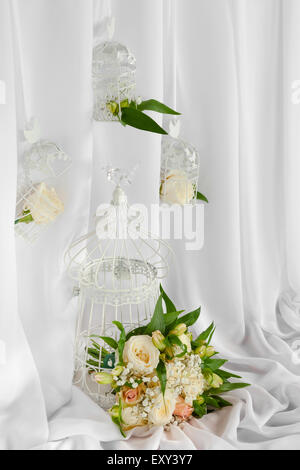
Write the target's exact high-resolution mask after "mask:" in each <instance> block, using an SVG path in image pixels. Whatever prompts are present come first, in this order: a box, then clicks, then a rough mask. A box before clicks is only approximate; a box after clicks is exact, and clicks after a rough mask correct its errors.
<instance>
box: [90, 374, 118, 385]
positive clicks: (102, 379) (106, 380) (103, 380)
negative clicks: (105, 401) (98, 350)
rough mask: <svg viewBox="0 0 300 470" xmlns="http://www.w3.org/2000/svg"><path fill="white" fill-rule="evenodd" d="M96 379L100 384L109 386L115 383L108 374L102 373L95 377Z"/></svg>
mask: <svg viewBox="0 0 300 470" xmlns="http://www.w3.org/2000/svg"><path fill="white" fill-rule="evenodd" d="M94 379H95V380H96V382H97V383H98V384H102V385H109V384H111V383H112V381H113V376H112V375H111V374H109V373H108V372H100V373H99V374H95V375H94Z"/></svg>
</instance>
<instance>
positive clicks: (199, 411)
mask: <svg viewBox="0 0 300 470" xmlns="http://www.w3.org/2000/svg"><path fill="white" fill-rule="evenodd" d="M193 408H194V413H193V414H194V415H196V416H197V418H202V417H203V416H204V415H206V414H207V406H206V404H205V403H203V404H202V405H200V403H199V402H198V401H197V400H194V401H193Z"/></svg>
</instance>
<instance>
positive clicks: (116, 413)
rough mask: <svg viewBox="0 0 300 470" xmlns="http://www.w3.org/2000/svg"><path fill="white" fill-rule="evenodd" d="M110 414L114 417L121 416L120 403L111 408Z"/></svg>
mask: <svg viewBox="0 0 300 470" xmlns="http://www.w3.org/2000/svg"><path fill="white" fill-rule="evenodd" d="M109 414H110V416H111V417H112V418H119V407H118V405H114V406H113V407H112V408H111V409H110V410H109Z"/></svg>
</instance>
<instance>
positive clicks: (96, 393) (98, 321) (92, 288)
mask: <svg viewBox="0 0 300 470" xmlns="http://www.w3.org/2000/svg"><path fill="white" fill-rule="evenodd" d="M113 171H115V170H113ZM116 173H117V174H118V170H117V171H116ZM142 225H143V220H142V216H141V213H140V212H139V211H138V210H136V209H135V208H134V206H128V204H127V197H126V194H125V192H124V190H123V189H122V188H121V187H120V184H117V186H116V188H115V190H114V192H113V200H112V203H111V205H106V206H99V207H98V209H97V213H96V227H95V230H94V231H92V232H91V233H89V234H88V235H85V236H83V237H82V238H80V239H79V240H78V241H76V242H74V243H73V244H72V246H71V247H70V248H69V250H68V251H67V254H66V261H67V265H68V271H69V274H70V276H71V278H72V279H74V280H75V281H77V288H76V289H78V291H77V292H78V293H79V304H80V307H79V316H78V323H77V331H76V344H75V379H74V382H75V383H76V384H78V385H79V386H80V387H81V388H82V389H83V390H84V391H85V392H87V393H88V394H89V395H90V396H91V397H92V398H93V399H94V400H95V401H96V402H97V403H98V404H99V405H101V406H102V407H104V408H108V407H109V406H111V404H112V403H113V402H114V400H115V397H114V395H112V394H111V389H110V387H109V386H105V385H99V384H97V383H95V381H94V380H93V378H92V377H93V374H94V373H96V372H99V371H102V370H105V369H109V368H112V367H113V366H114V363H115V360H114V359H115V358H114V353H113V350H111V349H110V348H109V346H107V345H106V344H105V343H104V342H103V341H102V340H101V339H99V336H108V337H111V338H117V336H118V330H117V328H116V327H115V326H114V325H113V324H112V321H114V320H117V321H120V322H121V323H122V324H123V326H124V328H125V330H127V331H128V330H131V329H133V328H135V327H138V326H141V325H143V324H145V322H147V321H149V319H150V318H151V316H152V314H153V310H154V306H155V303H156V301H157V298H158V292H159V282H160V279H162V278H164V277H165V276H166V275H167V272H168V261H167V258H168V256H169V254H170V250H169V247H168V245H167V244H166V243H165V242H163V241H161V240H159V239H158V238H156V237H154V236H149V234H148V233H146V232H144V230H143V228H142ZM93 335H95V336H93Z"/></svg>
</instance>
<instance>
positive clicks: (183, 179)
mask: <svg viewBox="0 0 300 470" xmlns="http://www.w3.org/2000/svg"><path fill="white" fill-rule="evenodd" d="M194 193H195V189H194V185H193V183H191V181H189V179H188V177H187V174H186V173H185V172H184V171H181V170H171V171H169V173H168V175H167V176H166V178H165V180H164V181H162V183H161V187H160V195H161V199H162V201H163V202H167V203H169V204H181V205H183V204H188V203H189V202H191V200H192V199H193V197H194Z"/></svg>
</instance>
